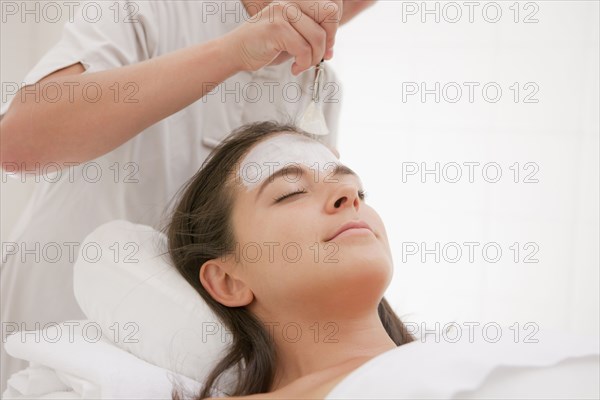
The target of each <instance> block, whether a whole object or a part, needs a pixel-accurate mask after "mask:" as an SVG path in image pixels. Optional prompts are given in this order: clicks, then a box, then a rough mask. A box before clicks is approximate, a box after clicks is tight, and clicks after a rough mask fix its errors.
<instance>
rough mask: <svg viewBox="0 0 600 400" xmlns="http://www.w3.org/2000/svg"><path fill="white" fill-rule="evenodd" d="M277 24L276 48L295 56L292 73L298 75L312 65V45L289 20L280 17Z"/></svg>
mask: <svg viewBox="0 0 600 400" xmlns="http://www.w3.org/2000/svg"><path fill="white" fill-rule="evenodd" d="M278 25H279V28H278V29H277V37H278V38H279V40H280V45H279V46H280V48H279V49H277V50H280V51H287V52H288V53H290V54H291V55H292V56H293V57H294V58H295V62H294V64H293V65H292V74H294V75H298V74H299V73H300V72H302V71H305V70H307V69H308V68H310V67H311V66H312V58H313V55H312V53H313V51H312V47H311V45H310V43H309V42H307V41H306V39H305V38H304V36H302V35H301V34H300V33H299V32H298V31H297V30H296V29H295V28H294V27H293V26H292V25H291V24H290V23H289V22H287V21H284V20H283V19H282V22H278Z"/></svg>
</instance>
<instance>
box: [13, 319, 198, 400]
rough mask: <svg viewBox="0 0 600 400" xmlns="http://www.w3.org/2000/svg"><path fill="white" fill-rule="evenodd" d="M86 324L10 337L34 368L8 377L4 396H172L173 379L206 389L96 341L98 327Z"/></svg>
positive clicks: (17, 354)
mask: <svg viewBox="0 0 600 400" xmlns="http://www.w3.org/2000/svg"><path fill="white" fill-rule="evenodd" d="M75 323H77V325H75V329H72V330H71V331H69V327H70V326H73V325H72V324H75ZM86 324H89V321H87V320H80V321H67V322H63V323H61V324H58V325H53V326H50V327H48V328H47V329H45V330H43V331H40V332H39V335H37V336H35V335H34V334H33V333H31V332H30V333H28V334H27V335H23V334H22V332H17V333H15V334H13V335H10V336H8V338H7V340H6V351H7V352H8V353H9V354H10V355H12V356H13V357H17V358H21V359H24V360H27V361H29V362H30V366H29V367H28V368H27V369H25V370H22V371H20V372H18V373H16V374H14V375H13V376H12V377H11V378H10V379H9V382H8V385H9V387H8V388H7V390H6V391H5V392H4V393H3V396H2V398H18V399H27V398H35V399H39V398H48V399H49V398H76V399H98V398H102V399H170V398H171V391H172V388H173V385H174V383H175V384H177V385H181V387H182V389H183V390H184V393H196V392H197V391H198V390H199V389H200V388H201V387H202V385H201V384H200V383H199V382H196V381H194V380H192V379H189V378H187V377H185V376H182V375H179V374H176V373H173V372H172V371H168V370H166V369H163V368H160V367H157V366H155V365H152V364H149V363H147V362H145V361H143V360H140V359H139V358H137V357H135V356H134V355H132V354H130V353H128V352H126V351H124V350H122V349H120V348H118V347H117V346H115V345H114V344H112V343H111V342H109V341H108V340H106V339H105V338H100V339H99V340H96V333H97V331H96V330H95V329H93V328H92V329H88V331H87V332H89V334H90V335H91V336H89V337H88V336H84V334H83V333H82V328H83V327H85V326H86ZM44 396H46V397H44ZM48 396H49V397H48Z"/></svg>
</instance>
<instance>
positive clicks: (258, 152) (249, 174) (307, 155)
mask: <svg viewBox="0 0 600 400" xmlns="http://www.w3.org/2000/svg"><path fill="white" fill-rule="evenodd" d="M339 163H340V162H339V159H338V158H337V157H336V156H335V154H333V152H332V151H331V150H330V149H329V148H328V147H327V146H325V145H324V144H323V143H320V142H318V141H316V140H313V139H311V138H309V137H306V136H304V135H300V134H295V133H281V134H277V135H275V136H272V137H269V138H268V139H265V140H263V141H261V142H260V143H258V144H257V145H255V146H254V147H252V148H251V149H250V151H248V153H247V154H246V155H245V156H244V157H243V158H242V161H241V162H240V165H239V169H238V173H237V178H238V182H240V183H242V184H243V185H245V186H246V189H247V190H252V189H254V188H256V187H257V186H258V185H260V183H261V182H263V181H264V180H266V179H267V178H268V177H269V176H270V175H272V174H273V173H275V172H277V171H278V170H281V169H282V168H284V167H286V166H288V165H290V164H304V165H305V166H307V167H309V168H310V169H319V170H324V169H327V168H331V166H332V164H339Z"/></svg>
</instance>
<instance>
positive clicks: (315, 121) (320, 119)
mask: <svg viewBox="0 0 600 400" xmlns="http://www.w3.org/2000/svg"><path fill="white" fill-rule="evenodd" d="M324 72H325V71H324V68H323V60H321V62H320V63H319V64H317V66H316V67H315V80H314V83H313V93H312V100H311V101H310V102H309V104H308V107H306V109H305V110H304V113H302V116H301V117H300V121H299V123H298V127H299V128H300V129H302V130H304V131H306V132H308V133H312V134H313V135H319V136H324V135H328V134H329V129H328V128H327V122H326V121H325V115H324V114H323V109H322V107H321V103H320V102H319V93H320V92H321V89H322V86H323V85H322V82H323V75H324Z"/></svg>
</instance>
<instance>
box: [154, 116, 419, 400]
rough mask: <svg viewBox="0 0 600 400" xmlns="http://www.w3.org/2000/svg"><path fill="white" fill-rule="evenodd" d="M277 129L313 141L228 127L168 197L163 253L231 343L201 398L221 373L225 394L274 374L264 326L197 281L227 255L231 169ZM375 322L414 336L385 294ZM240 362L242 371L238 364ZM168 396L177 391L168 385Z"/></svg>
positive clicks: (400, 335) (290, 128) (259, 128)
mask: <svg viewBox="0 0 600 400" xmlns="http://www.w3.org/2000/svg"><path fill="white" fill-rule="evenodd" d="M281 132H288V133H295V134H298V135H304V136H308V137H311V138H313V139H314V137H313V135H311V134H309V133H307V132H304V131H302V130H300V129H298V128H297V127H295V126H294V125H290V124H279V123H276V122H260V123H254V124H249V125H245V126H242V127H240V128H238V129H236V130H235V131H233V132H232V133H231V134H230V135H229V136H227V138H225V140H224V141H222V142H221V143H220V144H219V146H217V147H216V148H215V149H214V150H213V151H212V152H211V153H210V155H209V156H208V157H207V159H206V160H205V161H204V163H203V164H202V168H201V169H200V170H199V171H198V172H197V173H196V174H195V175H194V176H193V177H192V178H191V179H190V180H189V181H188V182H187V183H186V184H185V185H184V186H183V187H182V188H181V189H180V190H179V192H178V194H177V195H176V196H175V197H174V199H175V198H178V199H179V200H178V201H177V204H176V206H175V208H174V209H173V211H172V212H171V213H170V216H169V220H168V223H167V225H166V226H165V227H164V228H162V229H161V231H162V232H163V233H165V235H166V237H167V244H168V252H169V257H170V259H171V261H172V263H173V265H174V266H175V267H176V268H177V270H178V271H179V272H180V273H181V275H183V277H184V278H185V279H186V280H187V281H188V282H189V284H190V285H192V287H193V288H194V289H196V290H197V291H198V293H200V295H201V296H202V298H203V299H204V301H206V303H207V304H208V306H209V307H210V308H211V310H212V311H213V312H214V313H215V314H216V315H217V317H218V318H219V319H220V320H221V322H222V323H223V324H224V325H225V326H226V328H227V329H228V330H229V331H230V332H231V333H232V344H231V345H230V347H229V348H228V350H227V352H226V354H225V356H224V357H223V358H222V359H221V360H220V361H219V362H218V363H217V365H216V366H215V367H214V369H213V370H212V371H211V372H210V374H209V375H208V377H207V378H206V382H204V387H203V388H202V390H201V391H200V393H198V394H197V395H196V396H195V399H196V400H201V399H204V398H206V397H210V396H211V392H212V390H213V389H214V388H216V387H217V382H218V381H219V378H221V377H222V376H223V374H224V373H225V372H226V371H228V370H230V369H234V370H236V371H237V380H236V382H235V384H234V387H233V389H232V391H231V393H228V395H229V396H243V395H250V394H256V393H266V392H268V391H269V389H270V387H271V386H272V384H273V379H274V376H275V369H276V367H277V365H276V361H275V360H276V357H275V348H274V345H273V342H272V340H271V339H270V338H269V334H268V330H267V329H266V327H265V325H263V323H262V322H261V321H260V320H259V319H258V318H257V317H256V316H254V315H253V314H252V313H251V312H250V311H248V310H247V309H246V307H227V306H224V305H223V304H221V303H219V302H217V301H216V300H214V299H213V298H212V297H211V296H210V294H209V293H208V292H207V291H206V290H205V289H204V287H203V286H202V284H201V282H200V278H199V276H200V267H201V266H202V265H203V264H204V263H205V262H206V261H208V260H211V259H216V258H219V257H223V256H225V255H228V254H232V253H233V252H234V249H235V237H234V234H233V229H232V222H231V219H230V216H231V212H232V208H233V202H234V193H235V187H234V186H233V184H232V183H231V182H232V178H233V175H232V174H233V173H234V172H236V171H237V168H236V167H237V165H238V163H239V160H241V158H242V157H243V156H244V155H245V154H246V153H247V151H248V150H249V149H250V147H251V146H253V145H254V144H256V143H258V142H259V141H262V140H264V139H265V138H267V137H269V136H271V135H273V134H276V133H281ZM378 313H379V318H380V319H381V322H382V324H383V326H384V328H385V330H386V331H387V333H388V335H389V336H390V338H391V339H392V340H393V341H394V343H396V345H398V346H401V345H403V344H405V343H409V342H411V341H413V340H414V338H413V337H412V336H411V335H410V333H409V332H408V330H407V329H406V327H405V326H404V324H403V323H402V322H401V321H400V319H399V318H398V316H397V315H396V314H395V313H394V311H393V310H392V308H391V307H390V305H389V304H388V302H387V301H386V300H385V298H382V299H381V302H380V303H379V306H378ZM242 365H243V369H244V373H243V374H242V373H241V368H240V366H242ZM172 397H173V399H180V398H181V395H180V394H179V392H178V391H177V390H176V389H174V390H173V393H172Z"/></svg>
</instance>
